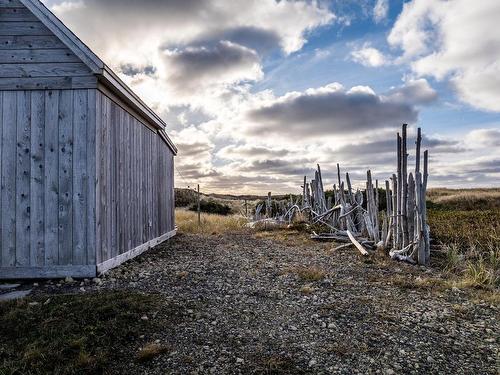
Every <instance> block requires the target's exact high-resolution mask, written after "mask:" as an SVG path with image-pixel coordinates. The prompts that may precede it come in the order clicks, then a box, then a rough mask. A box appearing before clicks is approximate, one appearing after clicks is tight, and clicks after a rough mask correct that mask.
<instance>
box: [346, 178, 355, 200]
mask: <svg viewBox="0 0 500 375" xmlns="http://www.w3.org/2000/svg"><path fill="white" fill-rule="evenodd" d="M345 180H346V181H347V190H348V191H347V193H348V194H349V203H351V204H354V196H353V195H352V186H351V178H350V177H349V173H346V174H345Z"/></svg>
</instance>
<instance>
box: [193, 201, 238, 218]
mask: <svg viewBox="0 0 500 375" xmlns="http://www.w3.org/2000/svg"><path fill="white" fill-rule="evenodd" d="M189 209H190V210H191V211H198V205H197V203H194V204H192V205H191V207H190V208H189ZM200 211H201V212H205V213H207V214H216V215H224V216H226V215H229V214H230V213H231V207H229V206H228V205H227V204H223V203H219V202H216V201H214V200H212V199H210V200H208V201H207V200H201V201H200Z"/></svg>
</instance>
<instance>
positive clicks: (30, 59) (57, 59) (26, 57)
mask: <svg viewBox="0 0 500 375" xmlns="http://www.w3.org/2000/svg"><path fill="white" fill-rule="evenodd" d="M63 62H71V63H77V62H80V60H79V59H78V57H76V55H75V54H74V53H73V52H71V51H70V50H69V49H67V48H61V49H18V50H10V49H3V50H2V49H0V64H15V63H19V64H36V63H63Z"/></svg>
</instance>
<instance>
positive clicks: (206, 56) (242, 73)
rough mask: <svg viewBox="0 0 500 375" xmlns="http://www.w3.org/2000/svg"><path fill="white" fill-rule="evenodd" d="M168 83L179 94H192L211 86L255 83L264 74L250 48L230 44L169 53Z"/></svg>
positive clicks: (223, 43)
mask: <svg viewBox="0 0 500 375" xmlns="http://www.w3.org/2000/svg"><path fill="white" fill-rule="evenodd" d="M163 58H164V59H165V60H166V62H167V69H169V68H170V69H171V70H170V71H168V72H167V74H168V75H169V76H168V81H169V82H170V83H171V84H172V85H174V86H175V87H176V88H177V89H178V90H180V91H192V90H197V89H199V87H200V86H204V85H206V84H210V83H219V84H223V83H234V82H239V81H243V80H255V79H257V78H258V77H259V76H260V74H262V73H261V71H260V59H259V56H258V55H257V53H256V52H255V51H253V50H251V49H248V48H246V47H243V46H240V45H238V44H234V43H230V42H224V41H223V42H219V43H217V44H216V45H215V46H213V47H205V46H197V47H188V48H185V49H178V50H173V51H170V50H167V51H165V54H164V56H163Z"/></svg>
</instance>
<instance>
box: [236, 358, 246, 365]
mask: <svg viewBox="0 0 500 375" xmlns="http://www.w3.org/2000/svg"><path fill="white" fill-rule="evenodd" d="M244 362H245V361H244V360H243V358H236V363H238V364H242V363H244Z"/></svg>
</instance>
